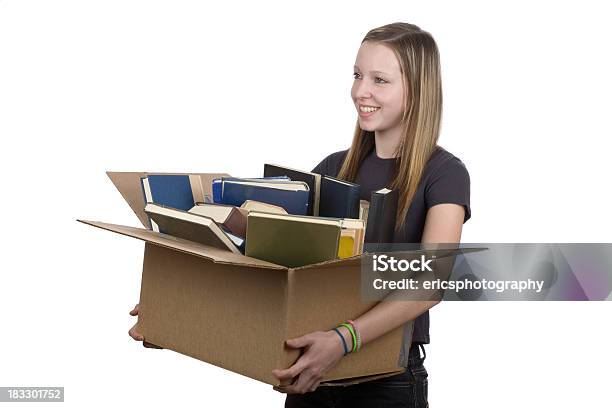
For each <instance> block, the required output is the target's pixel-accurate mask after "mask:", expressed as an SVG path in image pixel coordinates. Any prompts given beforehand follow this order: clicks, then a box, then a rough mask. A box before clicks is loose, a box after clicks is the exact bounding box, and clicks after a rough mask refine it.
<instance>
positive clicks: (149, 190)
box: [140, 174, 195, 231]
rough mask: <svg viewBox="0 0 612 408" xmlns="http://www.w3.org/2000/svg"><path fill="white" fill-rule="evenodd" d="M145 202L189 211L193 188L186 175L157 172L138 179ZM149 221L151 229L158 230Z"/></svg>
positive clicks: (192, 204) (191, 203) (192, 203)
mask: <svg viewBox="0 0 612 408" xmlns="http://www.w3.org/2000/svg"><path fill="white" fill-rule="evenodd" d="M140 182H141V184H142V191H143V194H144V198H145V203H154V204H159V205H163V206H166V207H171V208H176V209H179V210H183V211H189V210H190V209H191V208H192V207H193V206H194V205H195V200H194V199H193V190H192V189H191V183H190V181H189V176H188V175H170V174H159V175H149V176H147V177H143V178H141V179H140ZM149 221H150V224H151V225H150V226H151V229H153V230H154V231H159V228H158V227H157V225H156V224H155V222H153V221H151V220H150V219H149Z"/></svg>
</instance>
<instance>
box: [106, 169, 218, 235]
mask: <svg viewBox="0 0 612 408" xmlns="http://www.w3.org/2000/svg"><path fill="white" fill-rule="evenodd" d="M106 174H107V175H108V177H109V178H110V179H111V181H112V182H113V184H114V185H115V187H116V188H117V190H119V192H120V193H121V195H122V196H123V199H124V200H125V201H126V202H127V203H128V204H129V206H130V207H131V208H132V210H133V211H134V213H135V214H136V216H137V217H138V219H139V220H140V222H141V223H142V225H144V226H145V227H146V226H148V225H149V218H148V217H147V214H145V212H144V206H145V200H144V194H143V192H142V186H141V184H140V179H141V178H142V177H147V176H148V175H157V174H172V175H189V178H190V181H191V188H192V190H193V198H194V201H196V202H202V203H203V202H207V201H212V181H213V179H215V178H219V177H229V174H226V173H158V172H144V171H107V172H106ZM206 197H209V200H207V199H206Z"/></svg>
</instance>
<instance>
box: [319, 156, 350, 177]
mask: <svg viewBox="0 0 612 408" xmlns="http://www.w3.org/2000/svg"><path fill="white" fill-rule="evenodd" d="M347 152H348V150H342V151H340V152H335V153H332V154H330V155H329V156H327V157H326V158H324V159H323V160H322V161H321V162H320V163H319V164H317V165H316V167H315V168H314V169H312V173H317V174H321V175H323V176H331V177H336V176H337V175H338V173H339V172H340V168H341V167H342V163H343V162H344V158H345V157H346V154H347Z"/></svg>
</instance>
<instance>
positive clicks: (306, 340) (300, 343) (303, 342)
mask: <svg viewBox="0 0 612 408" xmlns="http://www.w3.org/2000/svg"><path fill="white" fill-rule="evenodd" d="M311 343H312V336H310V334H306V335H304V336H302V337H296V338H295V339H289V340H287V341H285V344H287V346H289V347H291V348H303V347H307V346H309V345H310V344H311Z"/></svg>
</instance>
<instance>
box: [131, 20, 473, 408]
mask: <svg viewBox="0 0 612 408" xmlns="http://www.w3.org/2000/svg"><path fill="white" fill-rule="evenodd" d="M354 77H355V80H354V83H353V87H352V89H351V98H352V100H353V103H354V105H355V108H356V110H357V113H358V120H357V125H356V129H355V134H354V136H353V141H352V144H351V147H350V149H348V150H344V151H340V152H336V153H333V154H331V155H329V156H328V157H326V158H325V159H324V160H323V161H322V162H321V163H319V164H318V165H317V166H316V167H315V168H314V169H313V172H315V173H320V174H323V175H330V176H335V177H338V178H340V179H344V180H348V181H352V182H355V183H357V184H359V185H360V186H361V194H362V196H361V198H362V199H366V200H369V199H370V194H371V192H372V191H375V190H379V189H381V188H384V187H388V188H390V189H392V190H395V189H396V190H399V204H398V211H397V218H396V225H395V233H394V239H393V242H396V243H421V242H422V243H458V242H459V241H460V238H461V229H462V226H463V223H464V222H465V221H467V220H468V219H469V218H470V179H469V175H468V172H467V170H466V168H465V166H464V165H463V163H462V162H461V161H460V160H459V159H458V158H457V157H455V156H454V155H452V154H451V153H449V152H447V151H446V150H444V149H443V148H441V147H440V146H438V145H437V141H438V135H439V131H440V121H441V116H442V84H441V78H440V61H439V54H438V48H437V46H436V43H435V41H434V39H433V38H432V36H431V35H430V34H429V33H428V32H426V31H423V30H421V29H420V28H419V27H417V26H415V25H413V24H407V23H393V24H388V25H385V26H382V27H379V28H375V29H373V30H371V31H370V32H368V33H367V35H366V36H365V38H364V39H363V40H362V42H361V46H360V48H359V51H358V53H357V58H356V61H355V67H354ZM437 303H438V301H404V302H400V301H393V302H384V301H383V302H380V303H378V304H377V305H376V306H375V307H373V308H372V309H370V310H369V311H368V312H366V313H364V314H363V315H361V316H347V319H351V318H352V319H353V320H352V321H351V324H347V325H344V326H339V327H338V328H336V329H335V330H327V331H317V332H313V333H309V334H306V335H304V336H302V337H299V338H295V339H290V340H287V341H286V343H287V346H288V347H292V348H303V349H304V352H303V353H302V355H301V357H300V358H299V359H298V361H297V362H296V363H295V364H294V365H293V366H291V367H289V368H287V369H277V370H274V371H273V374H274V375H275V376H276V377H277V378H278V379H279V380H281V381H283V383H285V382H291V385H289V386H287V387H285V388H284V392H287V394H288V395H287V398H286V400H285V407H338V408H340V407H342V408H344V407H346V408H359V407H376V408H383V407H427V406H428V403H427V371H426V370H425V367H424V366H423V361H424V359H425V348H424V346H423V345H424V344H427V343H429V312H428V310H429V309H430V308H431V307H433V306H434V305H436V304H437ZM130 314H132V315H137V314H138V305H137V306H136V307H135V308H134V310H132V311H131V312H130ZM412 323H413V324H414V325H413V324H412ZM401 325H404V344H403V348H402V353H401V355H400V361H401V364H402V365H403V366H404V367H406V371H405V372H404V373H402V374H399V375H394V376H391V377H387V378H383V379H378V380H373V381H368V382H364V383H360V384H355V385H350V386H346V387H318V385H319V383H320V381H321V379H322V378H323V376H324V375H325V374H326V373H327V372H328V371H329V370H330V369H332V368H333V367H334V366H335V365H336V364H338V362H339V361H340V360H341V359H342V357H343V355H344V354H345V349H344V347H345V345H349V349H350V348H351V347H350V346H351V345H352V344H353V337H354V336H356V335H357V334H358V335H359V338H360V342H361V346H362V347H367V344H368V343H369V342H371V341H373V340H375V339H376V338H378V337H380V336H382V335H383V334H385V333H387V332H389V331H391V330H393V329H395V328H397V327H399V326H401ZM411 329H412V330H411ZM350 330H352V331H353V333H351V331H350ZM129 334H130V336H132V337H133V338H134V339H135V340H139V341H143V340H144V338H143V337H142V335H140V334H139V333H137V332H136V331H135V330H134V327H133V328H132V329H130V332H129ZM341 337H342V339H341ZM343 343H344V344H343Z"/></svg>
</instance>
